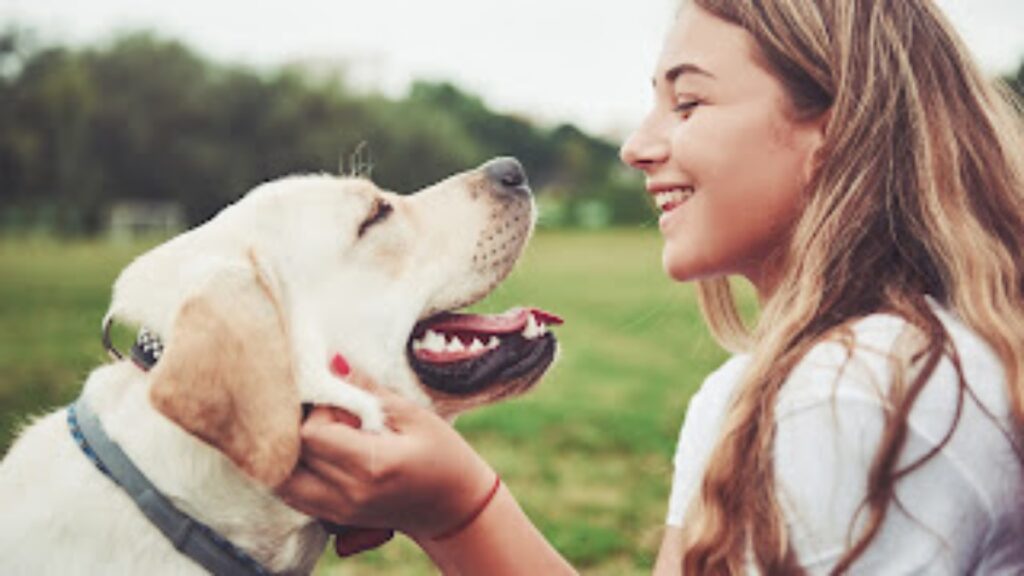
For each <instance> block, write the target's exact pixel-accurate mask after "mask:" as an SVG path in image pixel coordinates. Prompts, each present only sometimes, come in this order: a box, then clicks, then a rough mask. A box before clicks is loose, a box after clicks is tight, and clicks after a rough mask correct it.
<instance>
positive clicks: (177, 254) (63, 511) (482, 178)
mask: <svg viewBox="0 0 1024 576" xmlns="http://www.w3.org/2000/svg"><path fill="white" fill-rule="evenodd" d="M533 222H534V207H533V200H532V197H531V194H530V190H529V188H528V186H527V183H526V177H525V174H524V172H523V170H522V168H521V166H520V165H519V163H518V162H517V161H515V160H514V159H510V158H500V159H496V160H492V161H491V162H488V163H487V164H485V165H483V166H481V167H480V168H478V169H475V170H472V171H469V172H465V173H462V174H459V175H456V176H453V177H451V178H449V179H447V180H445V181H443V182H441V183H439V184H436V185H434V186H432V187H430V188H428V189H426V190H424V191H422V192H419V193H417V194H413V195H409V196H398V195H395V194H392V193H388V192H384V191H381V190H379V189H378V188H377V187H375V186H374V185H373V184H372V183H371V182H370V181H369V180H366V179H359V178H342V177H332V176H296V177H289V178H284V179H281V180H277V181H273V182H270V183H268V184H264V185H262V186H260V187H258V188H256V189H255V190H253V191H252V192H250V193H249V194H247V195H246V196H245V197H244V198H243V199H241V200H240V201H238V202H237V203H235V204H233V205H232V206H229V207H228V208H226V209H224V210H223V211H221V212H220V213H219V214H218V215H217V216H216V217H215V218H213V219H212V220H210V221H209V222H207V223H206V224H204V225H202V226H200V227H198V228H196V229H193V230H191V231H189V232H187V233H185V234H182V235H181V236H178V237H176V238H174V239H172V240H170V241H168V242H167V243H165V244H163V245H160V246H158V247H156V248H155V249H153V250H151V251H150V252H147V253H145V254H143V255H142V256H140V257H139V258H138V259H136V260H135V261H134V262H133V263H132V264H131V265H129V266H128V267H127V268H126V269H125V270H124V271H123V272H122V273H121V275H120V277H119V278H118V280H117V282H116V284H115V286H114V293H113V298H112V303H111V306H110V310H109V313H108V314H107V318H106V319H105V322H104V332H105V334H106V330H107V329H108V328H109V324H110V323H111V322H113V321H119V322H124V323H127V324H131V325H135V326H139V327H142V328H144V329H145V330H146V334H144V335H143V336H141V337H140V339H139V341H138V342H136V345H135V347H134V348H133V350H132V355H131V357H130V358H123V359H121V355H120V353H118V352H117V351H116V350H114V349H113V348H111V350H112V351H113V353H114V357H115V361H113V362H111V363H108V364H106V365H103V366H101V367H99V368H97V369H95V370H94V371H93V372H92V373H91V374H90V375H89V377H88V379H87V381H86V383H85V386H84V389H83V392H82V395H81V397H80V398H79V399H78V400H77V401H76V402H75V403H74V404H73V405H72V406H70V407H69V408H67V409H64V410H60V411H59V412H55V413H52V414H50V415H48V416H45V417H43V418H41V419H39V420H38V421H36V422H35V423H34V424H33V425H31V426H30V427H29V428H27V429H26V430H25V431H24V432H23V433H22V435H21V437H20V438H19V439H18V440H17V441H16V443H15V444H14V445H13V447H12V448H11V450H10V451H9V452H8V454H7V456H6V457H5V458H4V460H3V463H2V465H0V510H2V511H3V520H2V526H0V573H2V574H61V575H67V574H101V573H102V574H161V575H162V574H202V573H206V572H212V573H217V574H304V573H308V572H310V571H311V570H312V568H313V566H314V564H315V563H316V560H317V558H318V557H319V556H320V554H321V552H322V550H323V548H324V544H325V541H326V539H327V534H326V532H325V531H324V529H323V527H322V526H321V524H320V523H319V522H317V521H316V520H315V519H313V518H310V517H307V516H305V515H303V514H300V513H298V512H296V511H294V510H292V509H290V508H288V507H287V506H285V505H284V504H282V503H281V502H280V501H279V500H278V499H276V498H275V497H274V496H273V492H272V489H273V488H274V487H276V486H277V485H279V484H280V483H281V482H282V481H283V480H284V479H285V478H287V477H288V476H289V474H290V472H291V471H292V469H293V468H294V467H295V466H296V464H297V461H298V458H299V449H300V446H299V427H300V424H301V420H302V415H303V407H304V406H308V405H312V404H327V405H333V406H337V407H341V408H344V409H346V410H348V411H350V412H352V413H354V414H356V415H357V416H359V417H360V419H361V420H362V422H363V426H364V427H367V428H371V429H372V428H380V427H381V426H382V425H383V416H382V413H381V411H380V408H379V405H378V403H377V401H376V399H375V398H374V397H373V396H371V395H369V394H368V393H366V392H364V391H363V390H362V389H359V388H356V387H354V386H352V385H350V384H347V383H346V382H344V381H343V380H341V379H340V378H338V377H337V376H336V375H334V374H332V373H331V369H330V362H331V358H332V357H333V356H334V355H335V354H342V355H343V356H344V357H346V358H349V359H351V360H352V361H353V364H355V365H356V366H357V367H358V368H359V370H360V371H361V372H362V373H364V374H366V375H367V376H369V377H371V378H372V379H374V380H375V381H377V382H379V383H381V384H382V385H385V386H388V387H390V388H392V389H394V390H396V391H398V392H399V393H401V394H403V395H405V396H406V397H408V398H412V399H414V400H416V401H418V402H420V403H422V404H424V405H428V406H432V407H433V408H434V409H436V410H437V411H438V412H440V413H441V414H443V415H446V416H449V417H451V416H454V415H455V414H457V413H458V412H460V411H463V410H466V409H468V408H471V407H473V406H476V405H479V404H482V403H487V402H492V401H495V400H497V399H500V398H503V397H507V396H510V395H515V394H518V393H521V392H523V391H525V390H527V389H528V388H530V387H531V386H532V385H533V384H534V383H535V382H536V381H537V380H538V379H539V378H540V376H541V375H542V374H543V373H544V371H545V370H546V369H547V367H548V366H549V365H550V363H551V362H552V360H553V358H554V355H555V352H556V346H557V344H556V341H555V339H554V337H553V336H552V335H551V333H550V332H549V331H548V329H547V326H548V325H551V324H557V323H559V322H560V321H559V320H558V319H557V317H554V316H552V315H550V314H547V313H545V312H543V311H540V310H537V309H528V308H517V309H514V310H511V311H509V312H506V313H504V314H500V315H495V316H483V315H472V314H460V313H456V312H454V310H456V309H458V308H461V307H464V306H467V305H470V304H472V303H474V302H476V301H478V300H480V299H481V298H483V297H484V296H485V295H487V294H488V293H489V292H490V291H491V290H492V289H494V288H495V286H497V285H498V283H500V282H501V281H502V280H503V279H504V278H505V276H506V275H507V274H508V273H509V272H510V270H511V269H512V267H513V265H514V264H515V262H516V260H517V258H518V257H519V255H520V253H521V252H522V249H523V247H524V245H525V244H526V242H527V240H528V238H529V236H530V234H531V231H532V227H533ZM105 339H106V338H105Z"/></svg>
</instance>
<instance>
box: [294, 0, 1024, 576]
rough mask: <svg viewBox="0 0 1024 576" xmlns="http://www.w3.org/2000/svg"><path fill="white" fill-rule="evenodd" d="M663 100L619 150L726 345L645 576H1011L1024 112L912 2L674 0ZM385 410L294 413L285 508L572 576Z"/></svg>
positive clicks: (1018, 500) (516, 518)
mask: <svg viewBox="0 0 1024 576" xmlns="http://www.w3.org/2000/svg"><path fill="white" fill-rule="evenodd" d="M654 92H655V104H654V107H653V109H652V111H651V112H650V114H649V115H648V116H647V118H646V119H645V120H644V122H643V124H642V125H641V126H640V127H639V128H638V129H637V131H636V132H635V133H634V134H633V135H632V136H631V137H630V138H629V140H628V141H627V142H626V144H625V145H624V147H623V150H622V156H623V159H624V161H625V162H627V163H628V164H630V165H631V166H633V167H635V168H637V169H639V170H641V171H643V172H644V174H645V176H646V178H647V188H648V191H649V192H650V193H651V194H652V195H653V196H654V199H655V201H656V203H657V204H658V206H659V208H660V209H661V211H662V214H661V219H660V228H661V231H662V234H663V235H664V238H665V245H664V252H663V262H664V268H665V270H666V272H667V273H668V274H669V275H670V276H671V277H672V278H674V279H676V280H679V281H689V280H699V281H700V294H701V296H702V302H701V304H702V307H703V310H704V313H705V317H706V319H707V320H708V323H709V325H710V326H711V328H712V330H713V332H714V333H715V334H716V335H717V337H718V338H719V340H720V341H721V342H722V344H723V345H724V346H726V347H727V348H729V349H730V350H733V351H735V352H736V354H735V356H734V357H733V358H732V359H731V360H730V361H729V362H727V363H726V364H725V365H724V366H723V367H722V368H720V369H719V370H718V371H716V372H715V373H714V374H712V375H711V376H710V377H708V379H707V380H706V381H705V383H704V385H703V386H702V388H701V390H700V391H699V392H698V394H697V395H696V396H695V397H694V398H693V399H692V401H691V403H690V407H689V409H688V413H687V417H686V422H685V424H684V426H683V430H682V433H681V435H680V438H679V445H678V451H677V455H676V474H675V479H674V483H673V491H672V496H671V499H670V505H669V515H668V528H667V530H666V534H665V538H664V542H663V544H662V549H661V552H660V554H659V557H658V563H657V566H656V567H655V571H656V573H658V574H680V573H686V574H705V573H712V574H726V573H746V572H748V571H749V570H750V569H752V568H756V569H758V570H760V571H761V572H764V573H769V574H799V573H844V572H856V573H866V574H909V573H915V574H916V573H928V574H936V573H938V574H965V573H979V574H988V573H1024V545H1021V543H1022V542H1024V294H1022V293H1024V142H1022V139H1021V135H1022V130H1021V117H1020V116H1019V115H1017V113H1016V112H1015V111H1014V110H1013V109H1012V108H1011V107H1010V106H1009V105H1008V104H1007V101H1006V100H1005V99H1004V97H1003V95H1001V94H1000V93H998V90H997V89H996V88H995V87H994V86H993V85H992V84H991V83H990V82H989V81H988V80H986V79H985V78H984V77H983V76H982V74H980V73H979V71H978V69H977V67H976V66H975V65H974V64H973V63H972V62H971V60H970V58H969V56H968V55H967V52H966V50H965V49H964V47H963V45H962V44H961V42H960V40H959V39H958V38H957V37H956V35H955V33H954V32H953V30H952V28H951V26H950V25H949V24H948V23H947V22H946V21H945V20H944V18H943V17H942V15H941V14H940V13H939V12H938V10H937V8H936V7H935V6H934V5H933V4H932V2H930V1H928V0H901V1H899V2H876V1H872V0H693V1H692V2H687V3H686V4H684V6H683V8H682V9H681V11H680V12H679V14H678V16H677V20H676V22H675V23H674V26H673V28H672V30H671V32H670V33H669V35H668V37H667V39H666V41H665V44H664V48H663V51H662V53H661V56H660V58H659V61H658V63H657V65H656V68H655V72H654ZM732 275H740V276H743V277H745V278H746V279H748V280H749V281H750V282H751V283H752V284H753V285H754V286H755V287H756V289H757V293H758V295H759V298H760V301H761V308H762V309H761V314H760V317H759V319H758V322H757V325H756V326H755V327H754V328H753V329H752V330H749V331H748V330H746V328H745V327H744V326H743V324H742V322H740V321H739V319H738V315H737V313H736V308H735V304H734V302H733V300H732V296H731V294H730V292H729V284H728V277H729V276H732ZM382 394H384V395H385V398H386V400H385V403H386V406H387V410H388V411H389V414H390V419H391V420H390V426H391V431H390V432H389V433H386V434H382V435H376V436H374V435H367V434H364V433H362V432H360V431H358V430H354V429H351V428H349V427H347V426H345V425H343V424H341V423H338V422H337V421H336V419H335V418H333V417H332V416H331V414H329V413H327V412H317V413H316V414H314V416H313V417H312V418H310V419H309V420H308V422H307V424H306V425H305V428H304V437H305V452H304V462H303V464H304V465H303V467H302V468H301V469H300V470H299V471H298V472H297V473H296V474H295V476H294V477H293V478H292V480H291V481H290V482H289V484H288V485H287V486H286V487H285V488H284V489H283V490H282V495H283V496H284V497H285V498H287V499H288V500H289V501H290V502H292V503H293V504H294V505H295V506H296V507H297V508H299V509H302V510H305V511H307V512H308V513H311V514H314V515H317V516H320V517H324V518H328V519H330V520H332V521H335V522H338V523H344V524H351V525H361V526H370V527H388V528H394V529H397V530H401V531H403V532H405V533H407V534H409V535H410V536H412V537H413V538H414V539H416V541H417V542H419V543H420V544H421V545H422V546H423V548H424V550H425V551H426V552H427V553H428V554H430V556H431V557H432V558H433V559H434V560H435V561H436V562H437V564H438V565H439V566H440V567H441V568H442V569H443V570H444V571H445V572H450V573H458V574H559V573H571V572H572V568H571V567H570V566H568V564H566V562H565V561H564V560H563V559H562V558H561V557H560V556H559V555H558V554H557V552H556V551H554V550H553V549H552V547H551V546H550V545H549V544H548V543H547V542H546V541H545V540H544V539H543V538H542V537H541V535H540V534H539V533H538V532H537V531H536V529H534V527H533V526H532V524H531V523H530V521H529V520H528V519H527V518H526V516H525V515H524V514H523V513H522V511H521V510H520V509H519V507H518V505H517V504H516V502H515V500H514V499H513V497H512V495H511V494H510V493H509V492H507V491H506V490H505V489H504V488H502V487H501V486H500V484H498V483H496V482H495V474H494V472H493V471H492V470H491V469H490V468H489V466H487V464H486V463H484V462H483V461H482V460H481V459H480V457H479V456H477V455H476V454H475V453H474V452H473V450H472V449H471V448H470V447H469V446H468V445H467V444H466V443H465V442H464V441H462V440H461V438H459V436H458V435H457V434H456V433H455V432H454V431H452V430H451V428H450V427H448V426H447V425H445V424H444V423H443V422H441V421H439V420H438V419H437V418H436V417H434V416H432V415H431V414H429V413H428V412H426V411H425V410H422V409H419V408H416V407H415V406H412V405H410V404H408V403H406V402H403V401H401V400H399V399H397V398H394V397H391V396H389V395H387V394H386V393H383V392H382ZM711 454H713V455H714V457H711V456H710V455H711ZM439 460H440V462H439ZM495 490H496V491H495ZM365 534H371V535H372V534H373V533H365ZM439 535H440V536H443V537H442V538H438V536H439Z"/></svg>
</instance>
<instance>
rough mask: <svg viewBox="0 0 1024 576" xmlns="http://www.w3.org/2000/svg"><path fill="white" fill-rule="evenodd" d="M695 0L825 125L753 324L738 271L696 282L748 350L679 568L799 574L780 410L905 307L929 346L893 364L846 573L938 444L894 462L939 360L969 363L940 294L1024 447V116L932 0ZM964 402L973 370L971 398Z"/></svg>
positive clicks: (715, 314) (723, 326) (725, 337)
mask: <svg viewBox="0 0 1024 576" xmlns="http://www.w3.org/2000/svg"><path fill="white" fill-rule="evenodd" d="M691 1H692V2H693V3H694V4H696V5H697V6H698V7H699V8H701V9H703V10H705V11H707V12H709V13H711V14H713V15H715V16H717V17H719V18H721V19H723V20H726V21H728V22H731V23H733V24H736V25H738V26H740V27H742V28H744V29H745V30H746V31H747V32H749V33H750V34H751V35H752V36H753V38H754V40H755V45H756V57H757V58H758V59H759V60H760V62H761V64H762V65H764V66H765V68H766V69H768V70H769V71H770V72H771V73H772V74H773V75H774V76H775V77H776V78H777V79H778V80H780V82H781V83H782V84H783V86H784V87H785V88H786V91H787V93H788V95H789V99H790V103H791V109H792V110H791V112H792V114H794V117H796V118H800V117H815V116H817V115H820V114H828V115H829V117H828V118H829V120H828V125H827V129H826V133H825V141H824V145H823V148H822V151H821V153H820V155H819V157H818V158H817V160H818V163H817V169H816V171H815V173H814V175H813V177H812V179H811V182H810V183H809V184H808V186H807V190H806V202H805V205H804V212H803V214H802V216H801V217H800V219H799V221H798V222H797V224H796V226H795V229H794V231H793V234H792V240H791V243H790V245H789V246H788V247H786V249H787V250H788V254H787V256H788V257H787V258H786V259H785V261H786V262H788V263H789V265H788V266H787V268H786V270H785V273H784V277H783V278H782V279H781V281H780V283H779V285H778V287H777V289H776V290H775V291H774V292H773V294H772V295H771V296H770V298H768V299H767V300H766V301H765V302H764V303H763V309H762V310H761V314H760V317H759V319H758V322H757V325H756V326H755V327H754V328H753V329H752V330H751V331H746V332H745V331H744V330H743V329H742V324H741V323H740V320H739V315H738V313H737V311H736V310H737V307H736V303H735V301H734V299H733V297H732V294H731V292H730V290H729V288H728V283H727V280H725V279H716V280H708V281H703V282H702V283H701V286H700V295H701V304H702V310H703V312H704V315H705V318H706V320H707V322H708V324H709V326H710V327H711V329H712V332H713V333H714V334H716V336H717V337H718V338H719V340H720V342H721V343H722V344H723V345H724V346H725V347H726V348H729V349H733V350H736V349H745V350H747V351H749V352H750V353H751V356H752V358H751V362H750V364H749V368H748V369H747V372H746V373H745V375H744V377H743V381H742V382H741V383H740V386H739V388H738V392H737V394H736V397H735V399H734V402H733V405H732V406H731V409H730V412H729V415H728V417H727V419H726V424H725V428H724V430H723V434H722V436H721V439H720V440H719V446H718V447H717V449H716V450H715V452H714V454H715V458H714V459H713V460H712V462H711V463H710V464H709V466H708V469H707V471H706V474H705V478H704V482H703V485H702V488H701V490H700V492H699V494H698V495H697V497H696V498H695V500H694V502H692V503H691V505H690V508H689V510H688V513H687V522H686V526H687V527H686V529H685V531H684V565H683V570H684V572H685V573H687V574H707V573H711V574H727V573H737V572H743V571H744V566H745V562H746V561H747V559H748V558H750V557H751V554H752V557H753V558H754V559H755V561H756V563H757V565H758V566H759V568H760V569H762V570H763V571H765V572H767V573H771V574H790V573H800V572H801V570H800V568H799V564H798V559H797V558H796V556H795V552H794V551H793V548H792V546H791V545H790V543H789V542H788V540H787V534H786V525H785V521H784V519H783V518H782V515H781V512H780V509H779V506H778V502H777V500H776V494H775V488H774V469H773V462H772V454H773V452H772V446H773V441H774V405H775V402H776V400H777V398H778V393H779V391H780V389H781V388H782V386H783V384H784V382H785V380H786V377H787V375H788V374H789V372H790V371H791V370H792V369H793V368H794V366H795V365H796V364H797V363H798V362H799V360H800V359H801V358H802V357H803V356H804V355H805V354H806V353H807V352H808V351H809V350H810V348H811V347H812V346H814V345H815V344H816V343H818V342H820V341H821V340H822V339H824V338H829V337H832V336H835V335H839V334H842V333H843V332H844V329H846V328H848V326H849V324H850V323H851V322H852V321H853V320H855V319H857V318H860V317H863V316H865V315H868V314H871V313H874V312H879V311H885V312H890V313H894V314H898V315H900V316H902V317H903V318H905V319H906V320H907V323H908V326H910V327H912V329H913V333H914V335H915V336H916V340H915V341H916V342H917V343H918V344H917V345H915V346H914V347H912V348H908V349H906V350H903V351H902V352H894V354H895V356H896V357H895V358H894V363H895V365H896V367H897V368H898V370H897V376H896V378H895V381H894V382H893V383H892V386H891V387H890V390H889V392H888V393H887V394H888V396H887V398H886V405H887V406H889V407H890V409H888V410H887V413H886V415H885V418H886V420H885V428H884V430H883V436H882V439H881V443H880V445H879V447H878V449H877V452H876V454H875V457H874V461H873V462H872V466H871V468H870V470H869V477H868V479H867V481H868V484H867V496H866V499H865V502H864V504H863V510H864V512H866V514H867V516H866V519H867V521H866V522H865V523H864V525H863V526H864V527H863V528H862V529H859V530H858V531H857V533H853V532H852V530H853V527H852V526H851V538H850V540H851V541H850V543H849V546H848V549H847V551H846V553H845V554H844V556H843V557H842V558H841V559H840V561H839V562H838V564H837V566H836V567H835V569H834V573H837V574H838V573H841V572H844V571H846V570H847V569H849V567H850V566H851V565H852V564H853V562H854V561H855V560H856V559H857V558H858V557H859V556H860V555H861V554H862V553H863V552H864V550H865V549H866V548H867V546H868V545H869V544H870V542H871V540H872V539H873V538H874V536H875V535H876V534H877V533H878V531H879V529H880V527H881V525H882V522H883V520H884V518H885V514H886V511H887V510H888V507H889V505H890V503H891V502H892V500H893V494H894V487H895V485H896V482H897V481H898V480H899V479H900V478H901V477H902V476H904V475H906V474H908V473H910V472H912V471H913V470H914V469H916V468H917V467H918V466H920V465H921V464H922V463H923V462H924V461H926V460H927V459H928V458H930V457H931V455H934V453H935V452H937V449H936V450H935V451H933V452H932V453H931V454H930V455H927V456H926V457H925V458H924V459H923V460H919V461H917V462H914V463H913V464H911V465H910V466H903V467H902V468H900V467H898V466H897V465H898V463H899V456H900V454H901V451H902V448H903V444H904V441H905V438H906V433H907V415H908V414H909V412H910V409H911V407H912V406H913V404H914V401H915V400H916V398H917V396H918V394H919V393H920V391H921V389H922V388H923V386H924V385H925V384H926V383H927V381H928V379H929V377H930V376H931V374H932V372H933V370H934V368H935V366H936V365H937V364H938V362H939V361H940V360H941V359H942V358H943V356H946V357H949V358H951V359H952V360H953V361H954V364H955V365H956V366H958V360H957V358H956V352H955V350H952V347H951V345H950V343H949V340H948V335H947V334H946V332H945V330H944V328H943V326H942V324H941V323H940V322H939V320H938V319H937V318H936V316H935V314H934V312H933V311H932V309H931V308H930V307H929V305H928V303H927V300H926V298H927V297H931V298H933V299H935V300H936V301H938V302H940V303H941V304H942V305H944V306H946V307H948V308H949V309H950V310H952V311H954V312H955V313H956V314H957V315H958V316H959V317H960V318H961V319H962V320H963V321H964V322H965V323H966V324H967V325H969V326H970V327H971V328H972V329H973V330H975V331H976V332H977V333H978V334H979V335H980V336H981V337H982V338H984V339H985V340H986V341H987V342H988V344H989V345H990V346H991V347H992V348H993V350H994V351H995V352H996V354H997V355H998V356H999V358H1000V360H1001V361H1002V364H1003V367H1004V369H1005V374H1006V385H1007V393H1008V396H1009V399H1010V403H1011V407H1012V413H1013V417H1014V419H1013V422H1014V429H1013V430H1009V431H1007V434H1008V435H1009V436H1010V438H1011V440H1012V441H1014V442H1015V443H1016V446H1017V449H1018V455H1021V450H1020V443H1019V441H1020V439H1021V438H1024V298H1022V294H1024V142H1022V133H1024V131H1022V123H1021V115H1020V114H1019V110H1015V109H1014V108H1013V106H1011V105H1010V103H1011V102H1012V100H1011V99H1010V98H1011V97H1010V96H1009V90H1004V92H1005V93H1001V92H1000V88H999V87H997V86H996V85H995V84H993V83H991V82H990V81H989V80H987V79H986V78H985V77H984V76H983V74H982V73H981V72H980V71H979V70H978V68H977V66H976V65H975V64H974V63H973V62H972V60H971V58H970V56H969V54H968V52H967V50H966V49H965V47H964V46H963V44H962V42H961V41H960V40H959V39H958V37H957V35H956V33H955V32H954V31H953V29H952V26H951V25H950V24H949V23H948V22H947V21H946V20H945V18H944V17H943V16H942V14H941V13H940V12H939V10H938V9H937V8H936V7H935V6H934V4H933V3H932V2H930V1H929V0H900V1H898V2H897V1H891V2H880V1H872V0H691ZM965 394H967V395H971V391H970V388H969V387H968V386H967V383H966V382H964V380H963V377H962V375H961V377H960V403H961V405H962V403H963V401H964V396H965ZM958 413H959V407H958ZM952 426H953V428H955V426H956V423H955V422H954V423H953V425H952ZM953 428H951V429H950V430H949V434H950V435H951V434H952V432H953ZM947 439H948V436H947ZM940 446H941V445H940ZM1022 459H1024V455H1022Z"/></svg>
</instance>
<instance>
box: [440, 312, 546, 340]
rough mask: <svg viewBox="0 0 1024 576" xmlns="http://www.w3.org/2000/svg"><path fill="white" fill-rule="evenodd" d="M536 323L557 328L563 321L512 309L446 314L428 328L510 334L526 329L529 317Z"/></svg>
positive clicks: (541, 314) (544, 313)
mask: <svg viewBox="0 0 1024 576" xmlns="http://www.w3.org/2000/svg"><path fill="white" fill-rule="evenodd" d="M531 314H532V315H533V317H534V319H535V320H537V321H538V322H542V323H544V324H547V325H549V326H550V325H555V326H558V325H560V324H563V323H564V321H563V320H562V319H561V318H560V317H558V316H556V315H555V314H552V313H550V312H547V311H545V310H541V309H540V308H513V309H511V310H509V311H508V312H505V313H503V314H455V313H453V312H446V313H444V314H441V315H438V316H435V317H434V318H431V319H430V320H429V322H428V327H429V328H430V329H431V330H436V331H439V332H482V333H485V334H511V333H513V332H519V331H521V330H522V329H523V328H525V327H526V322H527V321H528V320H529V318H530V315H531Z"/></svg>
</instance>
